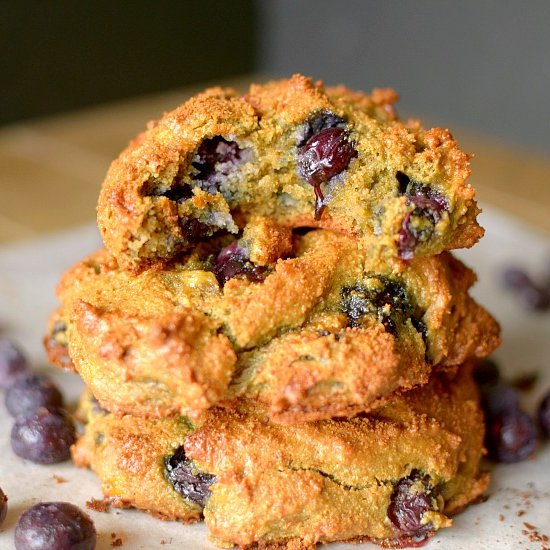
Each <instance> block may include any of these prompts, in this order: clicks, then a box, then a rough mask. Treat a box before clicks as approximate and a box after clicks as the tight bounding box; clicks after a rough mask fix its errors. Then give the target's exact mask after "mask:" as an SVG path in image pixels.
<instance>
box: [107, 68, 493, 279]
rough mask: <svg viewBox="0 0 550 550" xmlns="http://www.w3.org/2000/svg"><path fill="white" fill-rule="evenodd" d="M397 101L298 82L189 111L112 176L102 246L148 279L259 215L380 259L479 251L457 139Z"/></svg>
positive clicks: (384, 94) (148, 137)
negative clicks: (402, 114)
mask: <svg viewBox="0 0 550 550" xmlns="http://www.w3.org/2000/svg"><path fill="white" fill-rule="evenodd" d="M396 99H397V94H395V92H393V91H392V90H374V91H373V92H372V94H371V95H365V94H362V93H359V92H353V91H351V90H349V89H347V88H345V87H342V86H340V87H336V88H327V89H325V88H324V86H323V85H322V83H320V82H314V81H313V80H312V79H310V78H306V77H304V76H301V75H294V76H293V77H292V78H290V79H288V80H282V81H278V82H269V83H266V84H263V85H252V86H251V88H250V90H249V91H248V92H247V93H246V94H244V95H240V94H238V93H237V92H236V91H235V90H231V89H221V88H212V89H209V90H207V91H205V92H203V93H202V94H199V95H197V96H195V97H193V98H191V99H190V100H189V101H187V102H186V103H184V104H183V105H182V106H180V107H178V108H176V109H175V110H173V111H171V112H169V113H167V114H166V115H165V116H164V117H163V118H162V119H160V120H159V121H157V122H154V123H151V124H150V125H149V128H148V129H147V130H146V131H145V132H144V133H143V134H141V135H139V136H138V137H137V138H136V139H134V140H133V141H132V142H131V143H130V145H129V146H128V147H127V148H126V150H124V151H123V152H122V153H121V154H120V156H119V157H118V158H117V159H116V160H115V161H114V162H113V163H112V165H111V167H110V169H109V171H108V173H107V176H106V179H105V181H104V182H103V185H102V189H101V194H100V198H99V202H98V225H99V228H100V230H101V233H102V236H103V240H104V242H105V246H106V247H107V249H108V250H109V251H110V252H111V253H112V254H113V255H114V256H115V257H116V258H117V260H118V261H119V263H120V265H121V266H122V267H123V268H125V269H131V270H134V271H139V270H141V269H143V268H145V267H148V266H151V265H155V264H158V263H163V262H166V261H168V260H170V259H172V258H174V257H176V256H177V255H178V254H179V253H181V252H182V251H185V250H187V249H189V248H190V247H191V246H193V245H194V244H196V243H197V242H198V241H200V240H203V239H204V238H206V237H208V236H211V235H213V234H216V233H218V232H220V231H222V232H237V231H238V228H239V227H242V225H243V224H244V223H245V222H246V221H248V220H249V219H250V218H251V217H254V216H258V215H259V216H268V217H270V218H272V219H273V220H275V221H277V222H278V223H281V224H286V225H288V226H290V227H300V226H306V227H312V226H316V227H323V228H327V229H333V230H338V231H342V232H346V233H348V234H354V235H359V236H365V237H367V238H368V239H367V240H368V241H369V243H370V244H369V246H370V248H371V253H372V254H379V255H380V256H381V257H384V258H389V257H401V258H405V259H410V258H412V257H414V256H422V255H432V254H437V253H440V252H442V251H443V250H448V249H453V248H461V247H469V246H472V245H473V244H474V243H475V242H476V241H477V240H478V239H479V238H480V237H481V235H482V234H483V231H482V229H481V228H480V227H479V225H478V224H477V222H476V215H477V213H478V208H477V206H476V203H475V200H474V190H473V188H472V187H471V186H470V185H469V184H468V183H467V178H468V176H469V169H468V162H469V157H468V155H466V154H465V153H463V152H462V151H461V150H460V149H459V148H458V147H457V144H456V142H455V141H454V139H453V138H452V136H451V134H450V133H449V132H448V131H447V130H443V129H441V128H433V129H424V128H422V127H421V125H420V124H419V123H418V122H415V121H412V122H408V123H402V122H400V121H399V120H398V119H397V117H396V115H395V112H394V109H393V103H394V102H395V101H396Z"/></svg>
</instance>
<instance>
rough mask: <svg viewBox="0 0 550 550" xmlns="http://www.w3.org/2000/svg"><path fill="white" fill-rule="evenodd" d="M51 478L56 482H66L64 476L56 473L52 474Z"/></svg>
mask: <svg viewBox="0 0 550 550" xmlns="http://www.w3.org/2000/svg"><path fill="white" fill-rule="evenodd" d="M52 479H53V480H54V481H55V482H56V483H67V480H66V479H65V478H64V477H61V476H58V475H56V474H52Z"/></svg>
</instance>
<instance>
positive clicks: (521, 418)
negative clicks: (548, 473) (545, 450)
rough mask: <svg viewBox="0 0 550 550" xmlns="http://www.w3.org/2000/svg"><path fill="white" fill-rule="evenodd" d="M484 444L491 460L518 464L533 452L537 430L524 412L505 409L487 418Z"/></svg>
mask: <svg viewBox="0 0 550 550" xmlns="http://www.w3.org/2000/svg"><path fill="white" fill-rule="evenodd" d="M486 444H487V449H488V451H489V456H490V457H491V458H492V459H494V460H496V461H498V462H519V461H521V460H525V459H526V458H528V457H529V456H531V455H532V454H533V452H534V451H535V448H536V446H537V428H536V426H535V423H534V422H533V419H532V418H531V417H530V416H529V415H528V414H527V413H526V412H524V411H522V410H520V409H506V410H503V411H501V412H499V413H497V414H496V415H494V416H493V417H491V418H489V420H488V426H487V436H486Z"/></svg>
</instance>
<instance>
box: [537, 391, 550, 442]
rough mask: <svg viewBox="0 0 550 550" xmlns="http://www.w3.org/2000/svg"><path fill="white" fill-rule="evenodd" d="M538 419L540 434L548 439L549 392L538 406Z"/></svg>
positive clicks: (549, 420) (549, 421) (549, 430)
mask: <svg viewBox="0 0 550 550" xmlns="http://www.w3.org/2000/svg"><path fill="white" fill-rule="evenodd" d="M538 417H539V424H540V427H541V429H542V433H543V434H544V435H545V436H546V437H550V392H548V393H547V394H546V397H545V398H544V399H543V400H542V402H541V404H540V405H539V410H538Z"/></svg>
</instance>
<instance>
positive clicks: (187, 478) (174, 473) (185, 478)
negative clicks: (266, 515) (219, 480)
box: [164, 447, 216, 508]
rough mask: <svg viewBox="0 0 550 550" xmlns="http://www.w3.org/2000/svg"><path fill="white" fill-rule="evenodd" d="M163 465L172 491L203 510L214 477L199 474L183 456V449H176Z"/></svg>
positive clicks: (214, 479)
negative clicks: (172, 488)
mask: <svg viewBox="0 0 550 550" xmlns="http://www.w3.org/2000/svg"><path fill="white" fill-rule="evenodd" d="M164 465H165V472H166V477H167V478H168V480H169V481H170V483H171V484H172V486H173V487H174V489H175V490H176V491H177V492H178V493H179V494H180V495H181V496H183V498H184V499H186V500H188V501H190V502H193V503H194V504H198V505H199V506H201V507H202V508H204V506H206V501H207V500H208V497H209V496H210V485H212V484H213V483H214V482H215V481H216V476H214V475H211V474H205V473H203V472H199V471H198V470H197V468H196V467H195V466H194V464H193V463H192V462H191V460H189V459H188V458H187V457H186V456H185V450H184V448H183V447H178V448H177V449H176V452H175V453H174V454H173V455H172V456H170V457H168V458H166V460H165V462H164Z"/></svg>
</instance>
